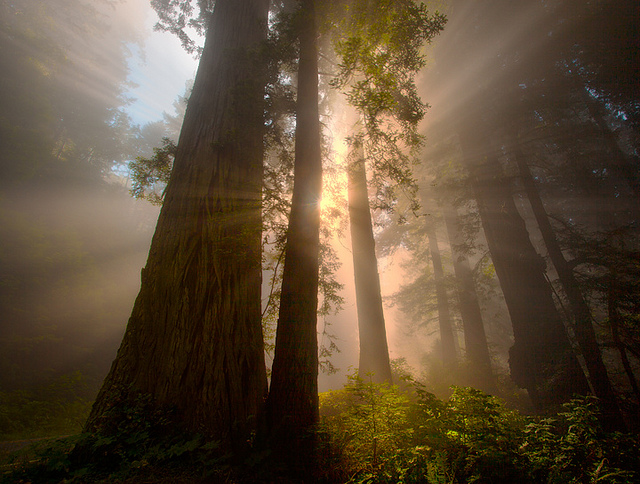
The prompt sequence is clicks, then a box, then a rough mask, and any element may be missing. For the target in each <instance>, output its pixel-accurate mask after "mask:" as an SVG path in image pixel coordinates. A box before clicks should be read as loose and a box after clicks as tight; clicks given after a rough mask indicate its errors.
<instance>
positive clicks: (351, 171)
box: [347, 139, 391, 382]
mask: <svg viewBox="0 0 640 484" xmlns="http://www.w3.org/2000/svg"><path fill="white" fill-rule="evenodd" d="M351 156H352V160H351V162H350V163H349V167H348V169H347V179H348V192H349V225H350V229H351V249H352V253H353V269H354V277H355V286H356V306H357V310H358V330H359V335H360V362H359V367H358V368H359V370H358V371H359V374H360V376H361V377H363V378H364V376H365V375H366V374H367V373H369V372H371V373H373V381H376V382H383V381H388V382H391V366H390V364H389V349H388V347H387V333H386V329H385V322H384V312H383V309H382V295H381V291H380V276H379V274H378V261H377V259H376V249H375V241H374V238H373V224H372V222H371V210H370V208H369V196H368V191H367V174H366V167H365V159H364V149H363V146H362V140H360V139H356V140H355V141H354V144H353V151H352V154H351Z"/></svg>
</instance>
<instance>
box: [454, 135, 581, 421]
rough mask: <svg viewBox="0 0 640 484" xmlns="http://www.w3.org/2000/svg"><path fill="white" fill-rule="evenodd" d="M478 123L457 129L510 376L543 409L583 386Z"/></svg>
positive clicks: (539, 266)
mask: <svg viewBox="0 0 640 484" xmlns="http://www.w3.org/2000/svg"><path fill="white" fill-rule="evenodd" d="M481 131H483V130H481V129H479V127H478V126H474V127H473V128H471V129H466V130H465V129H463V130H461V131H460V133H459V134H460V142H461V145H462V150H463V153H464V159H465V163H466V165H467V168H468V169H469V173H470V179H471V184H472V187H473V190H474V193H475V196H476V199H477V201H478V208H479V211H480V218H481V220H482V226H483V228H484V231H485V235H486V239H487V243H488V245H489V250H490V251H491V258H492V260H493V263H494V266H495V269H496V273H497V275H498V279H499V280H500V285H501V287H502V291H503V293H504V297H505V301H506V303H507V307H508V309H509V314H510V316H511V323H512V326H513V334H514V338H515V343H514V345H513V347H512V348H511V350H510V351H509V365H510V368H511V378H512V379H513V381H514V382H515V383H516V384H517V385H518V386H520V387H522V388H526V389H527V391H528V393H529V396H530V398H531V401H532V403H533V405H534V408H535V409H536V411H537V412H540V413H543V412H548V411H554V410H557V407H558V406H559V405H560V404H562V403H564V402H566V401H568V400H569V399H571V397H573V395H574V394H580V395H585V394H587V393H588V392H589V386H588V384H587V381H586V378H585V376H584V373H583V371H582V368H581V367H580V365H579V363H578V361H577V359H576V357H575V355H574V353H573V350H572V347H571V344H570V342H569V339H568V336H567V333H566V330H565V327H564V324H563V321H562V318H561V317H560V314H559V312H558V310H557V308H556V306H555V303H554V301H553V296H552V293H551V288H550V286H549V283H548V282H547V280H546V278H545V262H544V260H543V259H542V257H540V255H538V253H537V252H536V250H535V248H534V247H533V245H532V243H531V240H530V239H529V234H528V232H527V229H526V226H525V223H524V220H523V219H522V217H521V216H520V214H519V213H518V210H517V208H516V206H515V203H514V201H513V197H512V194H511V190H510V188H509V185H508V183H507V182H506V180H505V179H504V177H503V176H502V168H501V166H500V163H499V160H498V159H497V153H495V152H494V151H493V150H491V149H490V148H489V146H488V144H489V143H488V141H487V133H486V132H481Z"/></svg>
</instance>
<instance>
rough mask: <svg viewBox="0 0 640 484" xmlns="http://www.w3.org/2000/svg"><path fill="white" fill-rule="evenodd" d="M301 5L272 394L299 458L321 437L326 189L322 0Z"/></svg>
mask: <svg viewBox="0 0 640 484" xmlns="http://www.w3.org/2000/svg"><path fill="white" fill-rule="evenodd" d="M300 6H301V10H300V12H299V15H300V18H299V26H298V28H299V29H300V30H299V39H300V59H299V66H298V97H297V104H296V141H295V165H294V187H293V199H292V203H291V215H290V218H289V228H288V232H287V243H286V248H285V260H284V269H283V276H282V291H281V296H280V314H279V319H278V329H277V332H276V346H275V352H274V360H273V369H272V374H271V389H270V391H269V398H268V412H269V424H270V432H271V435H272V437H273V438H274V439H275V440H276V441H277V442H278V447H279V448H280V449H281V450H283V451H285V452H287V453H289V457H290V458H293V459H295V456H299V457H300V458H301V459H304V458H305V456H304V454H305V453H306V452H307V451H308V449H309V446H308V445H307V443H312V441H313V438H312V434H311V432H310V431H311V430H312V428H313V426H314V425H315V424H316V423H317V421H318V341H317V333H316V325H317V307H318V269H319V265H318V264H319V259H318V250H319V231H320V204H319V202H320V197H321V194H322V193H321V192H322V159H321V151H320V122H319V118H318V49H317V44H316V35H317V30H316V23H315V22H316V21H315V8H314V0H301V1H300ZM306 437H308V439H307V438H306ZM306 457H307V458H308V457H309V456H306Z"/></svg>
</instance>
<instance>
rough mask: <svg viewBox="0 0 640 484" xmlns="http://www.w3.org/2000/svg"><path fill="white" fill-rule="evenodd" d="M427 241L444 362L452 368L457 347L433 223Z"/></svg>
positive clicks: (428, 226) (429, 225) (429, 223)
mask: <svg viewBox="0 0 640 484" xmlns="http://www.w3.org/2000/svg"><path fill="white" fill-rule="evenodd" d="M427 239H428V241H429V252H430V253H431V263H432V264H433V276H434V279H435V284H436V301H437V302H438V322H439V324H440V345H441V347H442V362H443V363H444V365H445V366H450V365H453V364H455V362H456V346H455V343H454V340H453V325H452V323H451V311H449V301H448V299H447V287H446V285H445V280H444V269H443V267H442V257H441V256H440V249H439V248H438V239H437V238H436V228H435V226H434V225H433V221H430V222H427Z"/></svg>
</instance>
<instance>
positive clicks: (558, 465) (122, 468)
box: [0, 376, 640, 484]
mask: <svg viewBox="0 0 640 484" xmlns="http://www.w3.org/2000/svg"><path fill="white" fill-rule="evenodd" d="M320 403H321V420H320V425H319V428H318V433H317V437H318V447H317V448H318V457H317V461H318V466H317V469H318V470H317V473H316V475H314V476H310V477H309V478H308V479H306V482H319V483H354V484H356V483H358V484H360V483H363V484H364V483H406V484H409V483H421V484H458V483H459V484H463V483H465V484H466V483H492V484H500V483H504V484H507V483H509V484H511V483H515V482H517V483H523V484H528V483H531V484H538V483H540V484H560V483H562V484H572V483H575V484H577V483H633V482H638V479H640V476H639V475H638V473H637V471H636V469H638V468H640V458H639V455H640V452H639V451H640V446H639V441H638V436H637V435H632V434H622V433H606V432H604V431H603V430H602V428H601V426H600V424H599V421H598V412H599V409H598V403H597V400H596V399H595V398H593V397H580V398H575V399H574V400H572V401H570V402H568V403H566V404H565V406H564V410H563V411H562V412H560V413H558V414H557V415H556V416H554V417H552V418H536V417H530V416H523V415H521V414H520V413H518V412H517V411H514V410H511V409H509V408H507V407H506V406H505V404H504V403H503V402H502V401H501V400H499V399H498V398H496V397H493V396H490V395H487V394H484V393H482V392H480V391H478V390H475V389H473V388H462V387H453V388H452V393H451V396H450V397H449V398H448V399H446V400H441V399H439V398H437V397H436V396H434V395H433V394H432V393H429V392H428V391H426V389H425V388H424V387H423V386H422V385H420V384H419V383H416V382H412V383H411V385H404V386H403V389H402V390H400V389H399V388H398V387H397V386H392V385H389V384H376V383H373V382H372V381H371V378H367V379H360V378H358V377H356V376H352V377H351V378H350V380H349V383H348V384H347V385H346V386H345V387H344V388H343V389H341V390H338V391H331V392H327V393H323V394H321V395H320ZM118 412H120V414H119V415H118V418H117V419H116V420H115V421H117V422H118V424H117V425H116V426H115V427H113V428H110V429H109V434H108V435H107V434H102V435H101V434H92V435H77V436H74V437H71V438H66V439H62V440H58V441H55V442H47V443H42V442H41V443H39V444H38V445H39V448H31V449H28V450H26V451H22V453H20V454H17V455H15V456H14V457H13V459H12V460H11V461H10V462H2V463H0V464H2V479H1V482H2V483H19V482H23V483H27V482H32V483H46V482H52V483H53V482H66V483H85V482H87V483H88V482H105V483H106V482H109V483H116V482H120V483H134V482H136V483H138V482H149V483H151V482H156V483H159V482H167V483H168V482H172V483H180V482H184V483H186V482H189V483H258V482H278V483H293V482H301V481H300V480H292V479H290V478H287V471H286V469H282V468H279V467H278V466H277V465H276V464H274V462H273V459H272V454H271V452H270V451H269V449H264V448H258V447H257V446H256V447H254V448H253V449H252V450H250V451H249V452H247V453H246V454H244V455H242V456H237V455H236V456H232V455H229V454H224V453H222V452H221V449H220V448H219V445H218V443H217V442H212V441H208V440H206V439H203V438H202V437H200V436H197V435H195V436H194V435H184V434H179V433H176V432H174V431H173V430H171V424H170V422H171V417H172V415H171V412H168V411H158V410H157V409H156V410H154V409H153V406H152V402H151V401H150V400H149V399H146V398H144V397H143V396H140V397H139V398H136V399H135V400H133V401H131V402H129V404H128V405H127V406H124V407H119V410H118Z"/></svg>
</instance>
